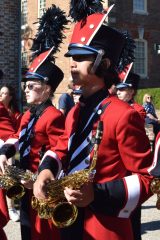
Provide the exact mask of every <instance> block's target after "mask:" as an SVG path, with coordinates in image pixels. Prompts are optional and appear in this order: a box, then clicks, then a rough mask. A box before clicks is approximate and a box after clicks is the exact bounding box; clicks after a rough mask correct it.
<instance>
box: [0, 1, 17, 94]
mask: <svg viewBox="0 0 160 240" xmlns="http://www.w3.org/2000/svg"><path fill="white" fill-rule="evenodd" d="M20 2H21V1H20V0H16V1H10V0H1V1H0V69H1V70H2V71H3V78H2V79H1V80H0V85H2V84H4V83H7V82H8V83H11V84H12V85H13V86H14V87H15V88H16V89H19V87H20V63H21V53H20ZM17 93H19V94H20V91H17Z"/></svg>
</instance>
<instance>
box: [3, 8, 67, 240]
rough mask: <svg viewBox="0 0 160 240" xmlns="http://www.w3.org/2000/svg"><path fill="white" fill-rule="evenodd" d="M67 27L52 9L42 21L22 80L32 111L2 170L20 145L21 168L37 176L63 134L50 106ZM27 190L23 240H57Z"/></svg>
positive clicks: (5, 148)
mask: <svg viewBox="0 0 160 240" xmlns="http://www.w3.org/2000/svg"><path fill="white" fill-rule="evenodd" d="M65 24H67V20H66V17H65V15H64V12H63V11H61V10H60V9H59V8H57V7H56V6H55V5H53V6H52V7H51V8H49V9H48V10H47V11H46V12H45V13H44V15H43V16H42V18H41V19H40V25H39V33H37V35H36V38H35V39H34V42H33V46H32V50H33V51H34V52H35V53H36V57H35V58H34V60H33V62H32V64H31V66H30V68H29V70H28V72H27V73H26V75H25V77H24V78H23V79H22V81H23V82H24V92H25V95H26V100H27V103H28V104H29V105H31V108H30V109H29V110H28V111H26V112H25V113H24V115H23V117H22V120H21V125H20V128H19V130H18V132H17V133H16V134H15V135H13V136H12V137H11V138H9V139H8V140H7V141H6V142H5V144H4V145H3V147H2V149H1V152H0V153H1V155H0V167H1V169H2V170H3V171H4V166H5V165H7V164H8V159H9V158H10V157H12V156H13V155H14V154H15V153H16V147H17V145H18V147H19V152H20V165H21V167H22V168H23V169H25V170H26V169H29V170H30V171H32V172H33V173H36V172H37V169H38V165H39V163H40V160H41V158H42V156H43V153H44V152H45V151H46V150H47V149H49V148H50V147H51V146H54V145H56V142H57V140H58V138H59V136H60V135H61V134H62V133H63V128H64V116H63V114H62V113H61V112H60V111H59V110H57V109H56V108H55V107H54V106H53V105H52V103H51V100H50V97H51V96H52V95H53V93H54V91H55V90H56V88H57V86H58V85H59V83H60V82H61V81H62V79H63V76H64V74H63V72H62V70H61V69H60V68H59V67H58V66H56V65H55V63H54V56H53V54H54V53H55V52H56V51H57V50H58V48H59V44H60V43H61V42H62V37H63V34H62V33H61V31H62V30H63V29H64V27H65V26H64V25H65ZM23 184H24V185H25V187H26V188H28V189H27V191H26V193H25V195H24V197H23V198H22V200H21V208H20V218H21V220H20V221H21V234H22V240H43V239H46V240H51V239H52V240H53V239H55V240H58V239H59V234H58V230H57V229H56V228H55V227H54V226H53V224H52V222H51V221H46V220H45V221H44V220H41V219H40V218H39V216H38V215H37V214H36V212H35V211H34V210H33V209H32V207H31V197H32V195H33V194H32V189H30V188H32V184H33V183H32V182H31V181H27V182H23Z"/></svg>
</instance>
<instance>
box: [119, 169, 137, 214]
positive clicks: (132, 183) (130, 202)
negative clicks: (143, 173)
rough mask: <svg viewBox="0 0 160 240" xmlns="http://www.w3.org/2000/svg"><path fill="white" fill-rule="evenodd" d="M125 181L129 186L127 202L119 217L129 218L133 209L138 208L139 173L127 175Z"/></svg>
mask: <svg viewBox="0 0 160 240" xmlns="http://www.w3.org/2000/svg"><path fill="white" fill-rule="evenodd" d="M124 181H125V182H126V186H127V191H128V193H127V197H128V199H127V202H126V205H125V206H124V208H123V209H122V210H121V211H120V213H119V215H118V217H120V218H129V217H130V215H131V213H132V212H133V210H134V209H135V208H136V206H137V204H138V201H139V197H140V182H139V178H138V175H137V174H134V175H131V176H129V177H125V178H124Z"/></svg>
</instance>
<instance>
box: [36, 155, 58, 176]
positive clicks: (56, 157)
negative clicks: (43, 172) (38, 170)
mask: <svg viewBox="0 0 160 240" xmlns="http://www.w3.org/2000/svg"><path fill="white" fill-rule="evenodd" d="M47 156H49V157H52V158H54V160H56V161H57V163H58V172H57V174H56V176H55V178H57V177H58V176H59V174H60V172H61V169H62V163H61V161H60V159H59V157H58V156H57V154H56V153H55V152H53V151H51V150H48V151H47V152H46V153H45V154H44V156H43V158H42V160H41V162H40V164H39V166H40V165H41V164H42V162H43V161H44V159H45V158H46V157H47Z"/></svg>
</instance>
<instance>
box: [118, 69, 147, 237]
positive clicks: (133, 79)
mask: <svg viewBox="0 0 160 240" xmlns="http://www.w3.org/2000/svg"><path fill="white" fill-rule="evenodd" d="M139 80H140V77H139V75H137V74H135V73H132V72H130V73H129V74H128V76H127V78H126V81H125V82H123V83H120V84H118V85H117V86H116V89H117V96H118V98H119V99H120V100H122V101H124V102H126V103H128V104H129V105H130V106H131V107H133V108H134V109H135V110H136V111H137V112H138V113H139V114H140V116H141V118H142V120H143V121H144V122H145V116H146V112H145V109H144V108H143V107H142V106H141V105H140V104H138V103H136V102H135V100H134V97H135V95H136V93H137V89H138V83H139ZM131 222H132V227H133V233H134V239H135V240H141V207H138V208H137V209H136V210H135V211H134V213H133V214H132V215H131Z"/></svg>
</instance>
